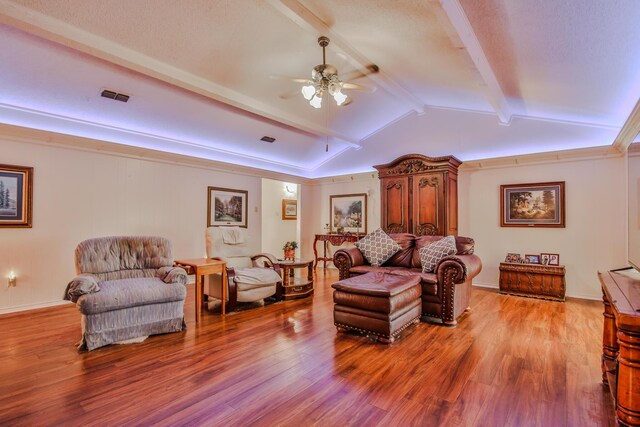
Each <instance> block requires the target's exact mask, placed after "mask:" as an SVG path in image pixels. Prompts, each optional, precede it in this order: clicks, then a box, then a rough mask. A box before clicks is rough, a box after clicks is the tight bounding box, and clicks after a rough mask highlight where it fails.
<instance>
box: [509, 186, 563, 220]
mask: <svg viewBox="0 0 640 427" xmlns="http://www.w3.org/2000/svg"><path fill="white" fill-rule="evenodd" d="M565 215H566V214H565V201H564V181H558V182H543V183H536V184H509V185H501V186H500V226H501V227H560V228H564V227H565Z"/></svg>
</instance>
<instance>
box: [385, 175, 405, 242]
mask: <svg viewBox="0 0 640 427" xmlns="http://www.w3.org/2000/svg"><path fill="white" fill-rule="evenodd" d="M382 188H383V192H382V206H383V211H382V228H383V229H384V230H385V231H386V232H387V233H406V232H408V210H409V209H408V208H409V178H408V177H402V178H391V179H385V180H383V182H382Z"/></svg>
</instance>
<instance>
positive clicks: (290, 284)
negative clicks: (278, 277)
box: [278, 259, 313, 300]
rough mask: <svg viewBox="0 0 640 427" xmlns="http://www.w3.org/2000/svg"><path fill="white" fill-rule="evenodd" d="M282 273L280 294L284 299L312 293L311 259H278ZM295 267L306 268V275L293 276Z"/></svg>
mask: <svg viewBox="0 0 640 427" xmlns="http://www.w3.org/2000/svg"><path fill="white" fill-rule="evenodd" d="M278 265H280V272H281V273H282V296H283V298H284V299H285V300H289V299H296V298H306V297H308V296H310V295H313V261H312V260H306V259H295V260H283V261H278ZM296 268H306V269H307V272H306V275H305V274H303V275H302V276H300V277H296V276H295V269H296Z"/></svg>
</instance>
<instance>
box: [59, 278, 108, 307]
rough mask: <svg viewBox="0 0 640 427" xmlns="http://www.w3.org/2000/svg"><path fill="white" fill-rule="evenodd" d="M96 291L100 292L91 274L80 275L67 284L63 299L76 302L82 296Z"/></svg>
mask: <svg viewBox="0 0 640 427" xmlns="http://www.w3.org/2000/svg"><path fill="white" fill-rule="evenodd" d="M98 291H100V286H98V282H97V281H96V278H95V277H93V276H92V275H91V274H81V275H79V276H76V277H75V278H74V279H73V280H72V281H70V282H69V284H68V285H67V289H65V291H64V297H63V299H65V300H67V301H71V302H78V298H80V297H81V296H82V295H86V294H92V293H94V292H98Z"/></svg>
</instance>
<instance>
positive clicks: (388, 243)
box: [356, 228, 402, 267]
mask: <svg viewBox="0 0 640 427" xmlns="http://www.w3.org/2000/svg"><path fill="white" fill-rule="evenodd" d="M356 247H357V248H358V249H360V251H362V255H364V257H365V258H366V259H367V261H369V264H371V265H372V266H374V267H380V266H381V265H382V264H383V263H384V262H385V261H386V260H388V259H389V258H391V257H392V256H393V255H394V254H395V253H396V252H398V251H399V250H401V249H402V248H401V247H400V245H399V244H397V243H396V242H395V240H393V239H392V238H391V237H389V236H388V235H387V233H385V232H384V231H382V229H381V228H378V229H377V230H376V231H374V232H373V233H369V234H367V235H366V236H364V237H363V238H362V239H360V240H359V241H358V242H356Z"/></svg>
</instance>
